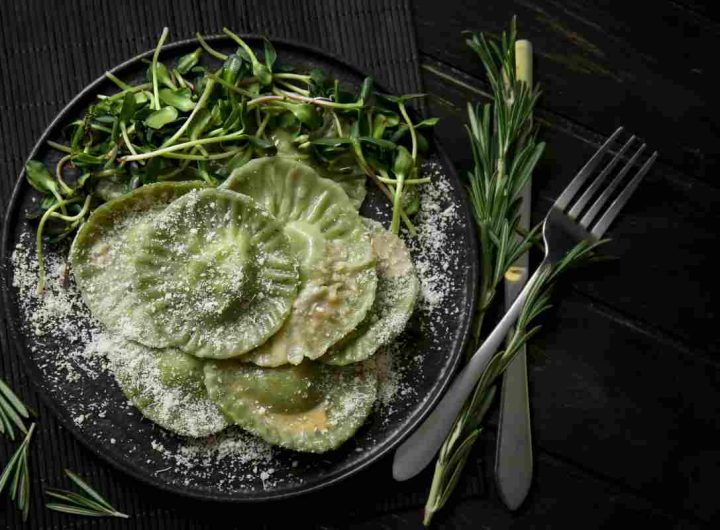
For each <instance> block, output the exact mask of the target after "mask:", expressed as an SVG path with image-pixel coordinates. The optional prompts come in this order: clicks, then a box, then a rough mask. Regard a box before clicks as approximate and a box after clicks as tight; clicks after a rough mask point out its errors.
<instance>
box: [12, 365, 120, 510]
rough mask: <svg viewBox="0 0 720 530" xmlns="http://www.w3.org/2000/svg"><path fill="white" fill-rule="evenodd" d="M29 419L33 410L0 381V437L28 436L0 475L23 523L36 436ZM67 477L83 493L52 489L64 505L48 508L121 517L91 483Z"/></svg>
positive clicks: (67, 470)
mask: <svg viewBox="0 0 720 530" xmlns="http://www.w3.org/2000/svg"><path fill="white" fill-rule="evenodd" d="M29 418H30V409H29V408H28V407H27V406H26V405H25V404H24V403H23V402H22V401H21V400H20V398H19V397H17V395H15V393H14V392H13V391H12V390H11V389H10V387H9V386H7V384H6V383H5V382H4V381H3V380H2V379H0V434H4V435H5V436H6V437H7V438H9V439H10V440H13V441H14V440H15V432H14V429H15V428H17V429H18V430H19V431H21V432H23V433H25V437H24V438H23V440H22V442H21V443H20V445H19V446H18V448H17V449H16V450H15V452H14V453H13V455H12V456H11V457H10V459H9V460H8V461H7V463H6V464H5V468H4V469H3V470H2V472H0V494H2V493H3V491H7V492H8V495H9V496H10V499H11V500H12V501H13V502H14V503H15V506H16V507H17V509H18V510H19V511H20V513H21V515H22V519H23V521H25V520H27V518H28V514H29V513H30V493H31V492H30V466H29V464H28V458H29V451H30V442H31V441H32V437H33V434H34V433H35V427H36V425H37V424H36V423H32V424H31V425H30V427H29V428H28V427H26V426H25V420H27V419H29ZM65 474H66V475H67V476H68V478H70V480H72V481H73V482H74V483H75V484H76V485H77V486H78V487H79V488H80V490H81V491H80V492H79V493H78V492H73V491H67V490H56V489H50V490H47V491H46V493H47V495H48V496H50V497H53V498H54V499H56V500H60V501H63V502H59V503H58V502H50V503H48V504H47V508H48V509H50V510H55V511H59V512H64V513H68V514H71V515H84V516H91V517H121V518H127V517H128V516H127V515H125V514H124V513H121V512H119V511H117V510H116V509H115V508H113V507H112V505H110V503H109V502H108V501H106V500H105V499H104V498H103V497H102V496H101V495H100V494H99V493H98V492H97V491H95V490H94V489H93V488H92V487H91V486H90V485H89V484H87V483H86V482H85V481H84V480H82V479H81V478H80V477H78V476H77V475H76V474H75V473H73V472H72V471H70V470H69V469H66V470H65Z"/></svg>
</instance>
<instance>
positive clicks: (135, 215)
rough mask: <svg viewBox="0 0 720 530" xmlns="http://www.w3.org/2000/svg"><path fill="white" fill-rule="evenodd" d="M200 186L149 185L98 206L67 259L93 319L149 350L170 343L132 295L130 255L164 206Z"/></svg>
mask: <svg viewBox="0 0 720 530" xmlns="http://www.w3.org/2000/svg"><path fill="white" fill-rule="evenodd" d="M202 187H204V185H203V184H202V183H199V182H177V183H171V182H165V183H159V184H148V185H146V186H143V187H141V188H138V189H137V190H135V191H132V192H130V193H128V194H127V195H123V196H122V197H120V198H118V199H114V200H111V201H109V202H106V203H105V204H103V205H101V206H99V207H98V208H97V209H96V210H95V211H94V212H93V213H92V215H91V216H90V218H89V219H88V220H87V222H85V223H84V224H83V225H82V227H81V228H80V230H78V233H77V235H76V236H75V239H74V241H73V244H72V248H71V249H70V257H69V261H70V265H71V270H72V273H73V276H74V278H75V281H76V283H77V286H78V288H79V290H80V293H81V295H82V297H83V300H84V301H85V304H86V305H87V306H88V308H90V311H91V313H92V315H93V317H95V318H96V319H98V320H99V321H100V322H101V323H102V324H104V325H105V326H106V327H107V328H109V329H110V330H112V331H113V332H115V333H118V334H120V335H123V336H125V337H127V338H130V339H134V340H137V341H140V342H142V343H144V344H146V345H148V346H153V347H166V346H169V345H170V344H172V343H173V339H172V337H169V336H167V335H165V334H163V333H162V332H161V330H159V329H158V328H157V326H156V325H155V320H154V318H152V316H151V314H150V313H149V312H148V309H149V308H148V306H147V304H146V303H145V301H144V300H142V299H141V298H139V297H138V295H137V289H136V286H135V265H134V263H133V257H134V255H135V252H136V245H137V241H138V238H139V237H140V234H141V233H142V232H143V231H144V229H145V228H146V227H147V226H148V225H149V224H150V223H151V222H152V221H153V220H154V219H155V218H156V217H157V216H158V215H159V214H161V213H162V212H163V211H164V210H165V208H166V207H167V205H168V204H170V203H171V202H172V201H174V200H175V199H177V198H179V197H181V196H183V195H185V194H186V193H189V192H190V191H193V190H197V189H199V188H202Z"/></svg>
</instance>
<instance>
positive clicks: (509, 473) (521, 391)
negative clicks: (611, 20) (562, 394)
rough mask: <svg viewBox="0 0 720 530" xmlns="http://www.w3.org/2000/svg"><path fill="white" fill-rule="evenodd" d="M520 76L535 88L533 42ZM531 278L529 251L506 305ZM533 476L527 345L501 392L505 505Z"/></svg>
mask: <svg viewBox="0 0 720 530" xmlns="http://www.w3.org/2000/svg"><path fill="white" fill-rule="evenodd" d="M515 69H516V74H517V78H518V79H519V80H521V81H525V82H526V83H527V84H528V86H529V87H532V69H533V68H532V45H531V44H530V41H527V40H519V41H516V42H515ZM531 187H532V184H531V179H528V183H527V185H526V186H525V188H524V189H523V190H522V192H521V194H520V197H521V199H522V203H521V205H520V223H519V227H520V229H521V230H528V229H529V227H530V191H531ZM527 278H528V254H527V253H525V254H523V255H522V256H520V258H518V260H517V261H516V262H515V263H514V264H513V266H512V267H510V269H509V270H508V272H507V273H506V274H505V308H506V309H507V308H508V307H510V305H512V303H513V301H514V300H515V298H517V296H518V294H519V293H520V291H521V290H522V288H523V286H524V285H525V282H526V281H527ZM532 475H533V454H532V435H531V432H530V399H529V395H528V378H527V355H526V351H525V345H523V346H522V347H521V348H520V350H519V351H518V352H517V354H516V356H515V359H513V361H512V362H511V363H510V364H509V365H508V367H507V368H506V370H505V374H504V375H503V382H502V390H501V392H500V420H499V427H498V435H497V448H496V455H495V481H496V483H497V488H498V493H499V495H500V498H501V499H502V501H503V503H504V504H505V506H507V507H508V508H509V509H510V510H516V509H518V508H519V507H520V505H521V504H522V503H523V501H524V500H525V497H527V494H528V491H529V490H530V484H531V482H532Z"/></svg>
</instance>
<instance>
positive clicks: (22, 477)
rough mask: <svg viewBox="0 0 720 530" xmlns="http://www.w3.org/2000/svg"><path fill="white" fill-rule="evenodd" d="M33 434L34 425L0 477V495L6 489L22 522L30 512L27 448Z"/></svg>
mask: <svg viewBox="0 0 720 530" xmlns="http://www.w3.org/2000/svg"><path fill="white" fill-rule="evenodd" d="M33 432H35V424H34V423H33V424H32V425H30V428H29V429H28V430H27V432H26V434H25V438H24V439H23V441H22V443H21V444H20V446H19V447H18V448H17V450H16V451H15V453H14V454H13V455H12V456H11V457H10V460H9V461H8V463H7V464H6V465H5V470H4V471H3V473H2V475H0V493H2V492H3V491H4V489H5V486H7V488H8V492H9V494H10V499H12V500H13V501H14V502H15V506H17V509H18V510H20V512H21V513H22V518H23V521H25V520H27V516H28V513H29V510H30V468H29V467H28V446H29V445H30V440H31V439H32V435H33Z"/></svg>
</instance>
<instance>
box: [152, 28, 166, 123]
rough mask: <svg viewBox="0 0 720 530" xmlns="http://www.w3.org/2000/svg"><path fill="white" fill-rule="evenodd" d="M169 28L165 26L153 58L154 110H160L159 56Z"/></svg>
mask: <svg viewBox="0 0 720 530" xmlns="http://www.w3.org/2000/svg"><path fill="white" fill-rule="evenodd" d="M168 33H169V30H168V28H167V26H166V27H164V28H163V30H162V34H161V35H160V40H159V41H158V43H157V46H156V47H155V53H153V58H152V84H153V95H154V97H155V99H154V101H153V107H152V108H153V109H154V110H160V95H159V93H158V92H159V91H158V78H157V64H158V57H159V56H160V48H162V45H163V44H165V39H167V36H168Z"/></svg>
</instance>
